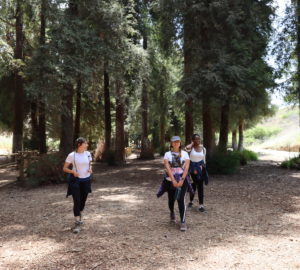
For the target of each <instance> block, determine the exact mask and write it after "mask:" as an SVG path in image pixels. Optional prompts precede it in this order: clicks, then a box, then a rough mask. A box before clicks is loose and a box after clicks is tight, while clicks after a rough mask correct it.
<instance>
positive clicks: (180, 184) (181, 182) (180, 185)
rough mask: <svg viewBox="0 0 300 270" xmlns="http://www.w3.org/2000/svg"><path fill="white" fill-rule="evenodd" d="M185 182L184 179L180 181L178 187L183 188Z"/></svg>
mask: <svg viewBox="0 0 300 270" xmlns="http://www.w3.org/2000/svg"><path fill="white" fill-rule="evenodd" d="M183 182H184V179H182V178H181V179H180V181H179V183H178V184H177V187H182V185H183Z"/></svg>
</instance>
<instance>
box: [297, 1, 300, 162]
mask: <svg viewBox="0 0 300 270" xmlns="http://www.w3.org/2000/svg"><path fill="white" fill-rule="evenodd" d="M296 16H297V45H296V46H297V47H296V55H297V63H298V64H297V82H298V84H297V93H298V107H299V116H300V0H297V15H296ZM299 125H300V117H299ZM299 157H300V148H299Z"/></svg>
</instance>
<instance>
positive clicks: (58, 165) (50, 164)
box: [25, 153, 65, 186]
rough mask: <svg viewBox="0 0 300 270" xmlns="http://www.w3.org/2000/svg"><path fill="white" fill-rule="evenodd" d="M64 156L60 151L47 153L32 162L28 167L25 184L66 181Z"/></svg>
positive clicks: (36, 184) (34, 184) (37, 184)
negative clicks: (63, 169)
mask: <svg viewBox="0 0 300 270" xmlns="http://www.w3.org/2000/svg"><path fill="white" fill-rule="evenodd" d="M63 164H64V158H63V157H62V156H61V155H60V154H59V153H51V154H45V155H42V156H40V157H39V158H38V160H35V161H32V162H30V164H29V165H28V167H27V169H26V178H25V184H26V185H28V186H39V185H41V184H46V183H55V184H56V183H62V182H64V181H65V178H64V173H63V171H62V168H63Z"/></svg>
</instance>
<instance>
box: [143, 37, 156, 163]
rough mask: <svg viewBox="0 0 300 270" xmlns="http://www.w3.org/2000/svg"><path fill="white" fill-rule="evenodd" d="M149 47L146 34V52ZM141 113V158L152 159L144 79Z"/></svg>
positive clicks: (146, 87) (145, 80)
mask: <svg viewBox="0 0 300 270" xmlns="http://www.w3.org/2000/svg"><path fill="white" fill-rule="evenodd" d="M147 47H148V44H147V36H146V34H145V33H144V36H143V48H144V50H147ZM141 111H142V136H141V154H140V158H142V159H152V158H154V155H153V151H152V149H151V146H150V142H149V140H148V81H147V79H146V78H144V79H143V88H142V102H141Z"/></svg>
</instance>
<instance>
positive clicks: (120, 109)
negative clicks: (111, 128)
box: [115, 80, 125, 164]
mask: <svg viewBox="0 0 300 270" xmlns="http://www.w3.org/2000/svg"><path fill="white" fill-rule="evenodd" d="M124 96H125V93H124V86H123V84H122V82H121V81H119V80H118V81H117V83H116V146H115V147H116V148H115V159H116V162H117V163H118V164H123V163H124V162H125V133H124V112H125V110H124V108H125V104H124V103H125V102H124Z"/></svg>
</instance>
